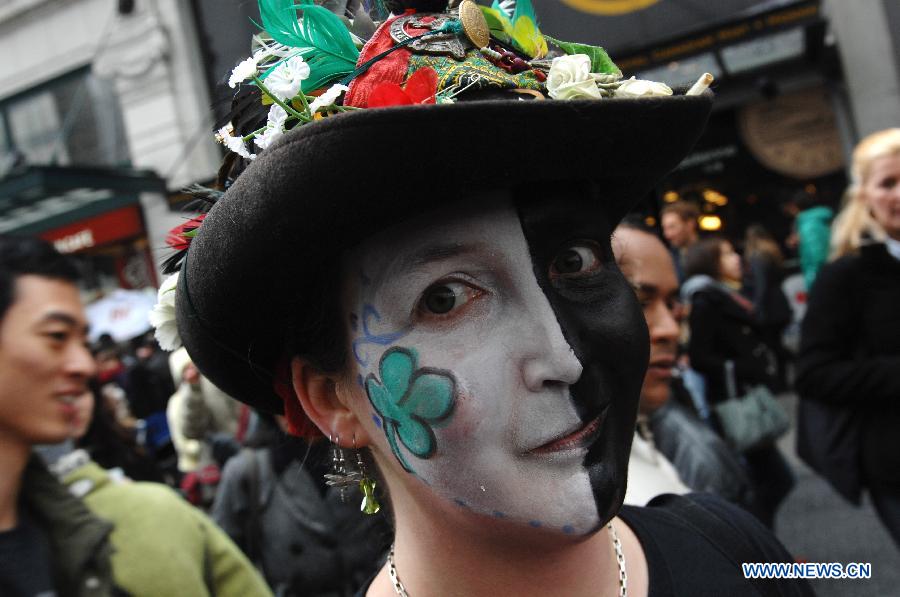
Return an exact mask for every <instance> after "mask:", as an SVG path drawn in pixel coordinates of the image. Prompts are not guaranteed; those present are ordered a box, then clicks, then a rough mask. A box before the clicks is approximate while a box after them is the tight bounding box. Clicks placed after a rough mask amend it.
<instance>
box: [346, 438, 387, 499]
mask: <svg viewBox="0 0 900 597" xmlns="http://www.w3.org/2000/svg"><path fill="white" fill-rule="evenodd" d="M353 450H354V451H355V452H356V466H357V468H358V469H359V474H360V479H359V490H360V491H361V492H362V494H363V501H362V503H361V504H360V505H359V509H360V511H362V512H365V513H366V514H370V515H371V514H378V511H379V510H381V504H379V503H378V499H377V498H376V497H375V480H374V479H372V478H371V477H369V474H368V471H367V470H366V463H365V462H363V457H362V452H360V451H359V450H357V449H356V436H355V435H354V436H353Z"/></svg>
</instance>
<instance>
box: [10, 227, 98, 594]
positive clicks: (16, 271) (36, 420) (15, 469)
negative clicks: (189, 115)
mask: <svg viewBox="0 0 900 597" xmlns="http://www.w3.org/2000/svg"><path fill="white" fill-rule="evenodd" d="M77 279H78V272H77V271H76V269H75V268H74V266H73V265H72V263H70V262H69V260H67V259H66V258H64V257H63V256H61V255H60V254H59V253H57V252H56V251H55V250H54V249H53V247H52V246H50V245H48V244H46V243H43V242H41V241H36V240H32V239H15V238H9V237H0V593H2V594H4V595H9V594H11V595H44V594H51V595H52V594H54V592H53V591H54V589H55V588H56V587H55V584H54V581H53V572H52V571H53V562H52V557H51V553H52V546H51V543H52V541H51V539H50V537H48V536H47V534H46V533H45V532H44V531H43V529H42V522H41V520H40V519H41V514H40V513H39V512H38V510H39V509H40V508H34V507H33V506H34V504H33V503H32V500H29V499H28V497H29V495H30V494H32V493H34V494H35V495H38V494H39V499H38V501H42V500H44V499H51V498H52V495H53V492H52V488H53V485H52V481H53V480H52V479H51V478H50V477H49V474H47V473H46V471H41V470H38V469H39V468H40V467H38V465H37V463H36V462H35V461H33V460H32V461H31V463H29V460H30V459H31V448H32V446H34V445H36V444H42V443H56V442H61V441H63V440H65V439H67V438H68V437H69V435H70V433H71V430H72V428H73V426H74V425H75V422H76V418H77V412H76V408H75V404H74V400H75V398H76V397H77V396H79V395H80V394H83V393H84V392H85V391H86V389H87V381H88V378H90V377H91V376H92V375H93V374H94V371H95V365H94V360H93V358H92V357H91V353H90V352H89V351H88V349H87V348H86V346H85V342H86V337H87V324H86V322H85V316H84V311H83V309H82V306H81V299H80V297H79V295H78V288H77V287H76V286H75V282H76V280H77ZM41 472H43V474H41ZM48 482H50V483H51V484H50V485H49V486H48ZM48 487H50V488H51V491H45V490H47V488H48ZM57 487H58V488H59V489H61V490H62V493H63V494H65V490H64V489H62V488H61V486H58V485H57ZM26 503H27V504H28V505H26ZM73 506H74V508H75V509H74V510H70V511H68V512H66V514H68V515H70V516H71V518H70V520H71V521H72V524H71V526H70V528H69V530H71V531H74V532H79V533H80V532H83V531H85V530H88V529H93V530H94V531H95V533H93V534H92V535H91V536H85V537H84V541H83V542H81V543H80V546H81V547H83V548H85V549H86V550H88V551H86V554H87V557H86V558H85V560H86V562H85V564H86V565H85V569H86V570H91V577H92V578H95V576H94V575H95V574H97V573H98V572H100V571H102V570H103V569H106V568H107V567H108V565H109V561H108V557H109V552H108V548H106V545H105V536H106V535H108V534H109V525H108V524H107V523H101V522H100V521H95V520H89V514H88V512H87V509H86V508H84V507H83V506H81V505H80V503H73ZM79 507H80V509H79ZM57 513H58V514H59V515H60V516H63V515H64V513H63V508H60V509H59V511H58V512H57ZM76 521H77V522H76ZM88 522H96V524H84V523H88ZM98 582H99V581H98Z"/></svg>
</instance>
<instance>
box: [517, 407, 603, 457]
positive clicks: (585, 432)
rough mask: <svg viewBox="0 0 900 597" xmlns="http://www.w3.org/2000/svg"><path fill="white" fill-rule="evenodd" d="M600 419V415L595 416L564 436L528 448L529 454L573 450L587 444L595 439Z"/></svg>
mask: <svg viewBox="0 0 900 597" xmlns="http://www.w3.org/2000/svg"><path fill="white" fill-rule="evenodd" d="M601 421H602V415H601V416H598V417H596V418H595V419H594V420H592V421H591V422H590V423H588V424H587V425H585V426H584V427H582V428H581V429H578V430H577V431H575V432H574V433H570V434H569V435H566V436H565V437H561V438H559V439H555V440H553V441H552V442H549V443H546V444H544V445H543V446H538V447H537V448H535V449H533V450H530V451H529V454H552V453H553V452H562V451H565V450H573V449H575V448H582V447H586V446H589V445H590V444H591V443H592V442H593V441H594V440H595V439H597V435H598V432H599V431H600V423H601Z"/></svg>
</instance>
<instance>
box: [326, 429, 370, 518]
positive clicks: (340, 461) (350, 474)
mask: <svg viewBox="0 0 900 597" xmlns="http://www.w3.org/2000/svg"><path fill="white" fill-rule="evenodd" d="M329 439H330V440H331V472H330V473H326V474H325V483H326V485H328V486H329V487H337V488H339V489H340V491H341V502H344V503H346V502H347V493H346V492H347V488H348V487H350V486H352V485H358V486H359V490H360V491H361V492H362V494H363V501H362V504H360V506H359V509H360V510H361V511H362V512H365V513H366V514H377V513H378V511H379V510H381V505H380V504H379V503H378V500H377V499H376V497H375V480H374V479H372V478H371V477H369V475H368V472H367V469H366V464H365V462H364V461H363V457H362V454H361V453H360V451H359V450H358V449H357V448H356V436H355V435H354V436H353V451H354V452H355V453H356V470H354V469H352V468H350V467H349V466H348V465H347V459H346V457H345V454H344V449H343V448H341V446H340V441H341V440H340V436H338V437H337V441H335V437H334V436H331V437H330V438H329Z"/></svg>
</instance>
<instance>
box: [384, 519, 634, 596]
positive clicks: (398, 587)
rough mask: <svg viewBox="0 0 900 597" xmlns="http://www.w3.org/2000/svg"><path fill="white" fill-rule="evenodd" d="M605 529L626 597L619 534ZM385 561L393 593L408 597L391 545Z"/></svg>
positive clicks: (620, 593)
mask: <svg viewBox="0 0 900 597" xmlns="http://www.w3.org/2000/svg"><path fill="white" fill-rule="evenodd" d="M606 528H607V529H609V535H610V537H612V543H613V550H615V552H616V564H618V566H619V597H628V575H627V574H626V573H625V554H624V553H623V552H622V542H621V541H619V534H618V533H616V529H615V527H614V526H613V525H612V523H609V524H607V525H606ZM387 561H388V574H389V575H390V577H391V582H392V583H393V584H394V591H395V592H396V593H397V595H400V597H409V593H408V592H407V591H406V587H404V586H403V583H402V582H400V577H399V576H398V575H397V566H396V564H394V545H393V544H391V551H389V552H388V558H387Z"/></svg>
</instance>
